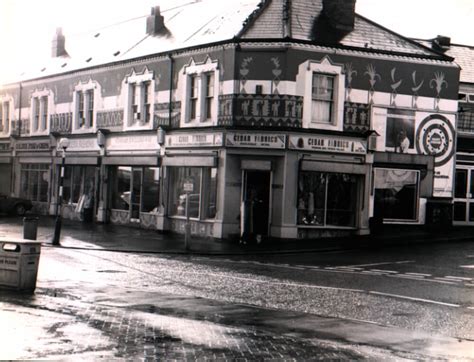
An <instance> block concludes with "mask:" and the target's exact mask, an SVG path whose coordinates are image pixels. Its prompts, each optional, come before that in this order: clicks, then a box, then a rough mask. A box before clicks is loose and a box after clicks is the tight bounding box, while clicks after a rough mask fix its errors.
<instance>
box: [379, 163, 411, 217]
mask: <svg viewBox="0 0 474 362" xmlns="http://www.w3.org/2000/svg"><path fill="white" fill-rule="evenodd" d="M374 187H375V191H374V198H375V200H374V215H375V216H381V217H383V218H385V219H396V220H416V217H417V212H416V210H417V205H418V172H417V171H413V170H397V169H376V170H375V183H374Z"/></svg>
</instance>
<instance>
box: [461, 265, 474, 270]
mask: <svg viewBox="0 0 474 362" xmlns="http://www.w3.org/2000/svg"><path fill="white" fill-rule="evenodd" d="M459 267H461V268H467V269H474V265H459Z"/></svg>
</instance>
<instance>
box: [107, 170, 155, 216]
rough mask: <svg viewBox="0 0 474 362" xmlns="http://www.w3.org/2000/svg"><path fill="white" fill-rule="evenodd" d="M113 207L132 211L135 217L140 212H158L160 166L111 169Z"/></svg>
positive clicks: (131, 214)
mask: <svg viewBox="0 0 474 362" xmlns="http://www.w3.org/2000/svg"><path fill="white" fill-rule="evenodd" d="M110 173H111V179H112V180H113V183H112V209H115V210H124V211H129V212H130V217H131V218H133V219H139V218H140V212H157V211H158V209H159V201H160V200H159V197H160V168H159V167H129V166H117V167H113V168H111V169H110Z"/></svg>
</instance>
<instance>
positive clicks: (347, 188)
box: [326, 174, 357, 226]
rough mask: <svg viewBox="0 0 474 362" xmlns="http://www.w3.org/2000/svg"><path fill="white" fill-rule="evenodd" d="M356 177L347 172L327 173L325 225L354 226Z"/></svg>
mask: <svg viewBox="0 0 474 362" xmlns="http://www.w3.org/2000/svg"><path fill="white" fill-rule="evenodd" d="M356 202H357V178H356V177H355V176H353V175H347V174H329V175H328V197H327V220H326V224H327V225H334V226H354V225H355V215H356Z"/></svg>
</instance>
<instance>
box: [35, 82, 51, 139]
mask: <svg viewBox="0 0 474 362" xmlns="http://www.w3.org/2000/svg"><path fill="white" fill-rule="evenodd" d="M52 99H53V98H52V96H51V94H50V91H48V90H43V91H37V92H34V93H33V95H32V97H31V133H33V134H46V133H47V132H48V130H49V125H48V119H49V113H50V102H51V101H52Z"/></svg>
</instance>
